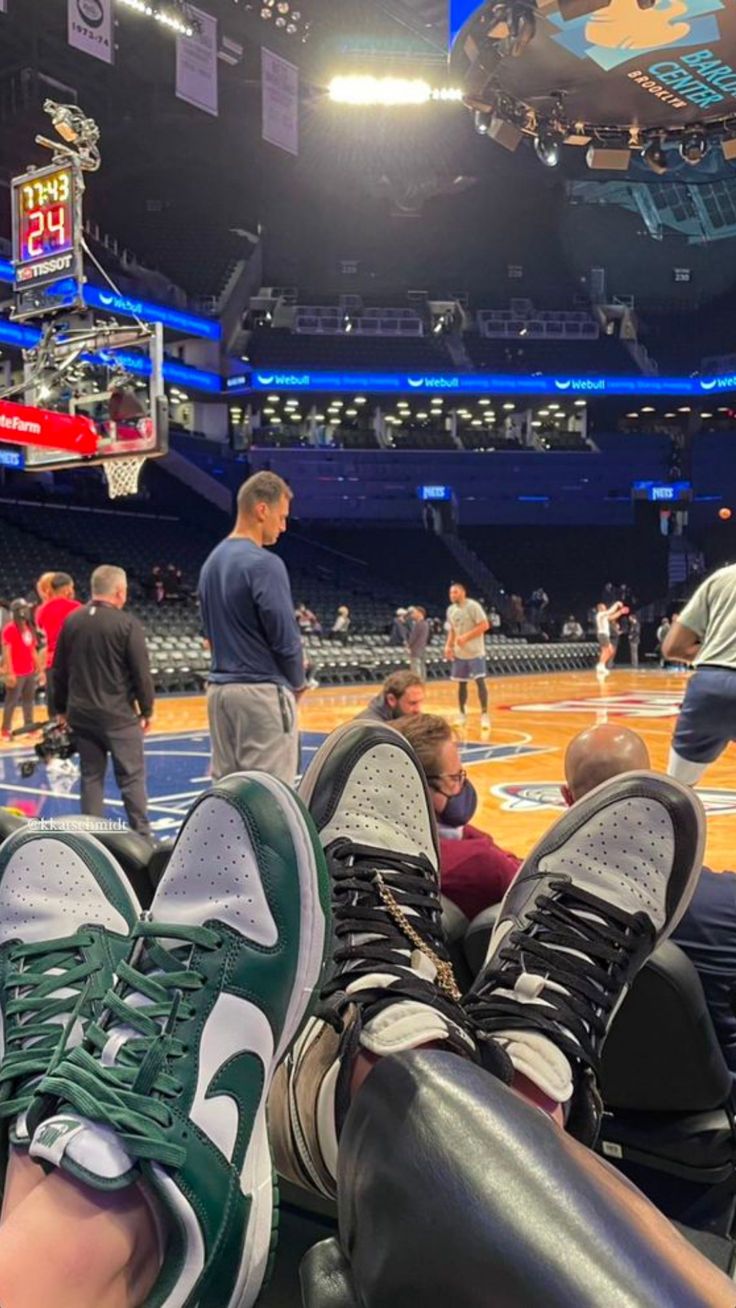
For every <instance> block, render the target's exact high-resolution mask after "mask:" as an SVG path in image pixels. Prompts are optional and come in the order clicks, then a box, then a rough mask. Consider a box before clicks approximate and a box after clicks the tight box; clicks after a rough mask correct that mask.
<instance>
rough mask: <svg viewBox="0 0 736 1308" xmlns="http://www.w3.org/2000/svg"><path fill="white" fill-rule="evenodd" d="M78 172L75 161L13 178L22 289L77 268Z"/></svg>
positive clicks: (19, 285)
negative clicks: (72, 164)
mask: <svg viewBox="0 0 736 1308" xmlns="http://www.w3.org/2000/svg"><path fill="white" fill-rule="evenodd" d="M76 224H77V205H76V177H75V173H74V168H73V167H72V166H71V165H70V164H63V165H56V166H54V167H51V168H45V169H39V171H38V172H35V173H27V174H26V175H25V176H23V177H16V178H14V179H13V262H14V264H15V284H16V288H17V289H21V288H24V287H29V286H34V287H35V286H44V285H47V284H48V283H50V282H54V281H58V280H59V279H60V278H62V277H66V276H68V275H69V274H70V273H73V272H74V271H75V267H76V263H77V249H76V247H77V230H76Z"/></svg>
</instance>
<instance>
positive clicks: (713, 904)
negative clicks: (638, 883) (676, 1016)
mask: <svg viewBox="0 0 736 1308" xmlns="http://www.w3.org/2000/svg"><path fill="white" fill-rule="evenodd" d="M650 766H651V765H650V762H649V751H648V749H647V747H646V745H645V743H644V741H643V740H642V738H641V736H638V735H637V734H636V732H635V731H630V730H629V728H628V727H621V726H618V725H617V724H615V723H611V722H608V723H606V724H605V725H603V726H599V727H587V728H586V730H585V731H581V732H580V733H579V735H577V736H575V737H574V738H573V739H572V740H571V741H570V744H569V745H568V747H567V750H566V751H565V781H566V784H565V785H564V786H563V787H562V793H563V796H564V799H565V803H566V804H570V805H572V804H574V803H575V802H576V801H577V800H578V799H582V797H583V795H587V793H588V791H589V790H593V789H594V788H595V787H596V786H599V785H600V784H601V782H603V781H610V779H611V777H615V776H618V775H619V774H620V773H622V772H634V771H638V770H639V769H640V768H644V769H648V768H649V767H650ZM671 938H672V940H673V941H674V942H675V944H676V945H679V946H680V949H681V950H682V951H683V953H685V954H687V956H688V958H689V959H690V962H691V963H692V964H693V967H694V968H695V970H696V971H697V973H698V976H699V977H700V981H701V984H702V986H703V993H704V994H705V999H706V1003H707V1005H708V1010H709V1012H710V1015H711V1018H712V1019H713V1025H714V1027H715V1031H716V1035H717V1036H718V1042H719V1044H720V1046H721V1049H722V1050H723V1056H724V1058H725V1060H726V1063H727V1064H728V1067H729V1068H730V1070H731V1072H732V1073H733V1074H734V1076H736V1015H734V1011H733V1009H734V1004H733V995H734V991H735V989H736V873H734V872H711V871H710V869H709V868H707V867H704V868H703V870H702V872H701V874H700V880H699V881H698V884H697V887H696V889H695V894H694V895H693V898H692V901H691V903H690V907H689V909H688V910H687V912H686V914H685V916H684V917H683V919H682V921H681V922H680V925H679V926H678V927H676V928H675V930H674V931H673V933H672V937H671Z"/></svg>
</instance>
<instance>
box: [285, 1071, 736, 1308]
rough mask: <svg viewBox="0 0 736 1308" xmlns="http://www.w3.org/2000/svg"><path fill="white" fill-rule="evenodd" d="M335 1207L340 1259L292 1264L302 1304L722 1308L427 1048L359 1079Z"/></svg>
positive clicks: (705, 1273) (670, 1254) (517, 1121)
mask: <svg viewBox="0 0 736 1308" xmlns="http://www.w3.org/2000/svg"><path fill="white" fill-rule="evenodd" d="M338 1196H339V1198H338V1208H339V1222H340V1246H341V1248H340V1247H338V1246H337V1243H336V1242H335V1241H328V1242H325V1243H323V1244H322V1245H318V1246H316V1248H315V1249H313V1250H311V1251H310V1253H309V1254H308V1255H307V1257H306V1259H305V1261H304V1263H303V1265H302V1286H303V1294H304V1303H305V1304H306V1305H307V1306H308V1308H313V1305H314V1308H317V1305H319V1308H328V1306H329V1308H358V1306H359V1308H415V1306H416V1308H704V1306H705V1305H713V1304H718V1305H719V1308H720V1305H722V1304H725V1305H727V1304H729V1303H736V1287H734V1293H733V1299H732V1300H730V1299H729V1298H728V1295H729V1293H730V1288H729V1286H728V1285H727V1284H725V1283H724V1284H725V1296H724V1297H719V1295H720V1294H722V1291H721V1289H720V1286H719V1283H718V1279H717V1278H718V1274H717V1273H713V1275H714V1276H715V1277H716V1291H715V1293H714V1290H713V1283H712V1282H710V1285H709V1286H707V1285H706V1284H704V1283H705V1282H706V1281H707V1280H708V1277H709V1275H710V1269H709V1268H708V1265H707V1264H705V1263H701V1262H700V1261H699V1256H698V1255H697V1254H695V1253H694V1251H691V1250H690V1248H689V1246H687V1245H686V1244H685V1243H684V1241H683V1240H682V1239H681V1237H680V1236H679V1235H678V1234H677V1233H676V1232H675V1231H674V1230H672V1228H670V1227H669V1225H668V1224H666V1223H664V1219H661V1220H660V1219H659V1218H658V1217H656V1216H654V1215H653V1213H652V1210H650V1209H644V1210H643V1211H642V1210H641V1209H639V1210H637V1204H641V1203H643V1202H644V1201H641V1199H640V1196H638V1192H636V1191H633V1187H631V1188H630V1187H629V1186H628V1183H627V1182H626V1181H624V1180H623V1179H622V1178H620V1177H619V1176H618V1175H617V1174H614V1173H613V1171H612V1169H610V1168H609V1167H608V1165H607V1164H606V1163H604V1162H603V1161H602V1160H601V1159H599V1158H597V1157H596V1156H595V1155H594V1154H592V1153H591V1152H590V1151H589V1150H587V1149H585V1148H584V1147H583V1146H582V1145H580V1144H578V1143H577V1142H576V1141H574V1140H573V1139H571V1137H570V1136H569V1135H566V1133H565V1132H564V1131H563V1130H562V1129H561V1128H560V1127H558V1126H556V1125H555V1124H554V1123H553V1122H552V1121H550V1119H549V1118H548V1117H547V1116H546V1115H545V1114H544V1113H543V1112H542V1111H541V1110H539V1109H536V1108H534V1107H532V1106H531V1105H530V1104H528V1103H526V1102H525V1101H524V1100H522V1099H521V1098H520V1097H519V1096H518V1095H516V1094H515V1093H514V1092H513V1091H511V1090H509V1089H507V1088H506V1086H504V1085H502V1084H501V1083H500V1082H499V1081H496V1080H494V1079H493V1078H491V1077H490V1076H489V1074H488V1073H487V1072H484V1071H483V1070H482V1069H481V1068H478V1067H476V1066H475V1065H473V1064H471V1063H468V1062H465V1061H463V1060H461V1059H459V1058H457V1057H456V1056H455V1055H453V1054H450V1053H445V1052H442V1051H439V1050H425V1051H416V1052H413V1053H410V1054H402V1055H400V1056H397V1057H394V1058H387V1059H385V1060H383V1061H382V1062H381V1063H379V1064H378V1065H377V1066H376V1068H375V1069H374V1071H372V1072H371V1074H370V1076H369V1077H368V1078H367V1080H366V1081H365V1083H364V1084H363V1086H362V1087H361V1089H360V1091H359V1092H358V1094H357V1095H356V1097H355V1099H354V1101H353V1104H352V1106H351V1108H350V1111H349V1114H348V1117H347V1120H346V1124H345V1127H344V1130H343V1133H342V1136H341V1138H340V1152H339V1175H338ZM630 1199H632V1201H633V1202H632V1203H629V1200H630ZM650 1215H651V1216H652V1217H653V1222H652V1223H650V1222H649V1218H650ZM693 1260H695V1266H694V1268H693Z"/></svg>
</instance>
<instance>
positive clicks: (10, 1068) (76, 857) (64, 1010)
mask: <svg viewBox="0 0 736 1308" xmlns="http://www.w3.org/2000/svg"><path fill="white" fill-rule="evenodd" d="M139 915H140V905H139V903H138V901H137V899H136V897H135V895H134V893H133V891H132V889H131V887H130V884H129V882H128V881H127V879H126V877H125V874H124V873H123V872H122V870H121V869H120V867H119V866H118V864H117V863H116V861H115V859H114V858H113V857H112V855H111V854H108V852H107V850H106V849H104V848H103V847H102V845H101V844H100V843H99V841H97V840H95V838H94V836H91V835H88V834H86V833H81V832H80V833H78V834H76V833H75V834H72V833H71V832H63V831H58V832H48V831H38V830H36V831H34V830H29V829H28V828H24V829H22V830H20V831H17V832H15V833H14V834H13V835H11V836H9V837H8V839H7V840H5V841H3V844H2V846H0V1018H1V1019H2V1031H1V1033H0V1049H2V1055H1V1056H0V1169H1V1174H2V1176H4V1175H5V1169H6V1166H7V1155H8V1145H9V1144H12V1145H15V1146H17V1147H19V1148H24V1147H26V1146H27V1145H28V1143H29V1137H28V1131H27V1128H26V1113H27V1110H28V1107H29V1104H30V1102H31V1100H32V1098H33V1094H34V1090H35V1087H36V1086H37V1085H38V1083H39V1081H40V1079H41V1077H42V1076H44V1075H45V1073H46V1072H47V1071H48V1070H49V1067H50V1065H51V1063H52V1060H53V1059H54V1058H55V1057H57V1056H58V1054H59V1053H60V1047H61V1044H62V1042H64V1044H65V1046H66V1047H67V1048H70V1047H73V1046H74V1045H78V1044H79V1043H80V1042H81V1040H82V1038H83V1035H84V1032H85V1030H86V1027H87V1024H88V1023H89V1022H90V1021H91V1020H92V1019H93V1018H94V1017H95V1016H97V1015H99V1013H100V1011H101V1008H102V1000H103V999H104V997H105V993H106V991H107V990H108V988H109V986H111V985H112V980H113V974H114V971H115V968H116V967H117V965H118V963H119V962H120V960H121V959H122V958H123V957H124V956H125V954H127V953H128V952H129V950H130V932H131V930H132V928H133V927H134V926H135V924H136V922H137V921H138V917H139ZM65 1036H66V1040H64V1037H65Z"/></svg>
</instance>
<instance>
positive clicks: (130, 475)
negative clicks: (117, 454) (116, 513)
mask: <svg viewBox="0 0 736 1308" xmlns="http://www.w3.org/2000/svg"><path fill="white" fill-rule="evenodd" d="M145 462H146V456H145V455H143V457H142V458H137V459H105V461H104V463H103V464H102V467H103V469H104V473H105V477H106V479H107V493H108V495H109V497H110V499H111V500H117V499H122V497H123V496H124V495H137V493H138V479H139V477H140V475H141V468H142V467H143V464H144V463H145Z"/></svg>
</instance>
